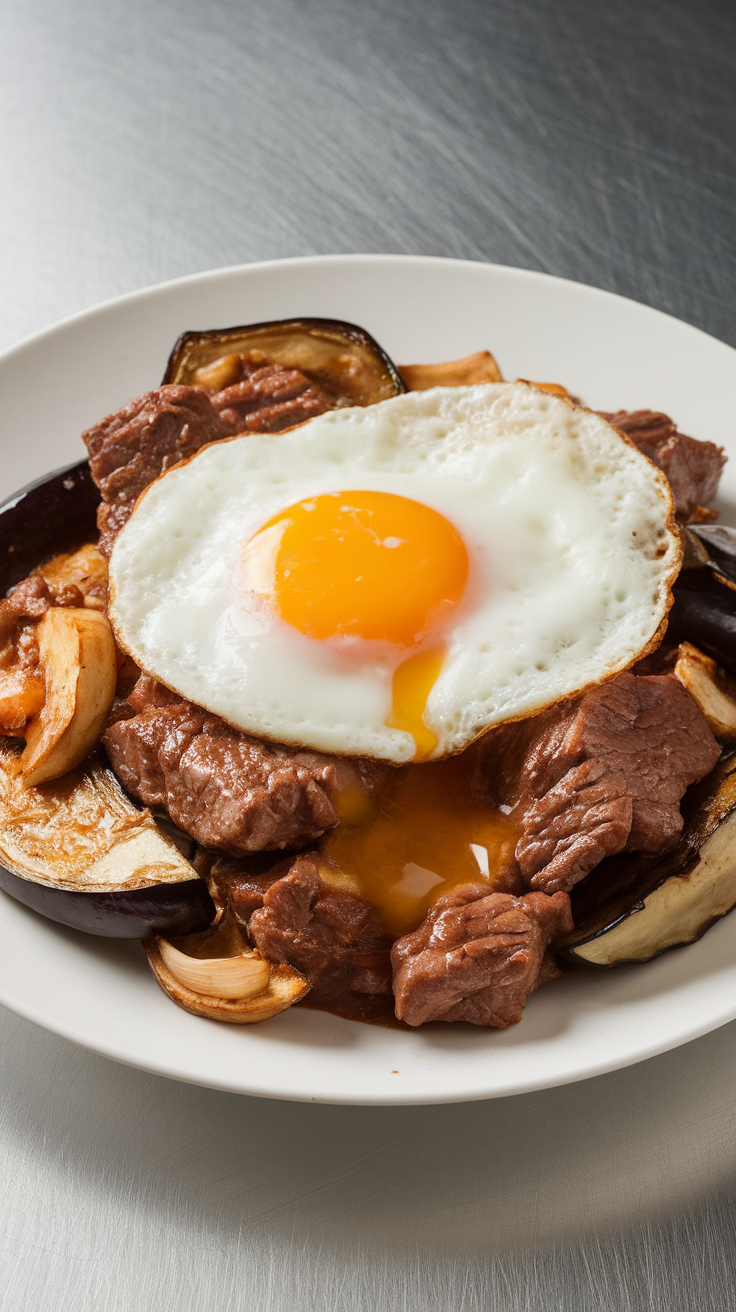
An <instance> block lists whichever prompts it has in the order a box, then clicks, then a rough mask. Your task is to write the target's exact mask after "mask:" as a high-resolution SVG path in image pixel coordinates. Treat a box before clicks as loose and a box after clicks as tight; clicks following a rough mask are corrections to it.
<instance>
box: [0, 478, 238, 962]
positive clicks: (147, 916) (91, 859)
mask: <svg viewBox="0 0 736 1312" xmlns="http://www.w3.org/2000/svg"><path fill="white" fill-rule="evenodd" d="M98 501H99V493H98V491H97V488H96V487H95V485H94V483H93V482H92V479H91V477H90V473H89V466H88V465H87V463H86V461H83V462H80V463H79V464H77V465H72V466H70V467H69V468H67V469H62V470H60V471H59V472H57V473H55V474H50V475H47V476H46V477H45V478H43V479H40V480H39V481H38V482H36V483H33V484H31V485H30V486H29V487H26V488H24V489H23V490H22V491H21V492H18V493H16V494H15V496H13V497H10V498H9V499H8V500H7V501H6V502H5V503H4V505H2V506H0V595H4V594H5V593H6V592H7V591H8V589H9V588H11V587H12V586H13V585H14V584H15V583H19V582H20V581H21V579H23V578H25V577H26V576H27V575H28V574H30V573H31V571H32V570H34V569H36V568H37V567H38V566H39V565H41V564H43V562H44V561H45V560H48V559H49V558H50V557H53V556H55V555H57V554H59V553H61V552H71V551H74V550H76V549H77V548H78V547H79V546H81V545H82V544H84V543H85V542H89V541H94V540H95V539H96V537H97V526H96V509H97V503H98ZM49 613H51V612H49ZM73 613H74V612H65V614H73ZM84 613H85V614H86V613H87V612H84ZM89 614H90V615H92V616H94V615H95V614H96V612H94V611H91V612H89ZM20 759H21V744H20V743H10V742H9V741H7V740H0V888H3V889H4V890H5V891H6V892H7V893H9V894H10V895H11V896H12V897H14V898H16V899H17V900H18V901H19V902H23V903H24V904H25V905H26V906H29V907H32V908H33V910H35V911H39V912H40V913H41V914H42V915H45V916H48V917H49V919H51V920H57V921H59V922H60V923H61V924H64V925H71V926H72V927H73V928H75V929H82V930H86V931H87V932H89V933H92V934H102V935H106V936H108V937H118V938H145V937H147V936H149V935H151V934H167V933H171V934H187V933H190V932H193V931H194V930H199V929H203V928H205V927H206V926H207V925H208V924H209V923H210V922H211V920H212V918H213V917H214V915H215V906H214V903H213V902H212V899H211V897H210V895H209V892H208V891H207V885H206V884H205V883H204V881H203V880H202V879H200V878H199V876H198V875H197V873H196V871H195V870H194V869H193V867H192V866H191V865H190V864H189V862H188V861H186V860H184V858H183V857H182V856H181V855H180V853H179V852H178V851H177V850H176V848H175V847H174V845H173V843H171V842H170V841H169V840H168V839H166V838H164V837H163V836H162V835H161V834H160V832H159V830H158V827H157V826H156V823H155V821H154V820H153V817H152V816H151V815H150V813H149V812H147V811H141V810H139V809H138V807H136V806H135V805H134V804H133V802H131V801H130V799H129V798H128V797H126V795H125V794H124V793H123V791H122V789H121V788H120V785H119V784H118V782H117V780H116V779H115V777H114V775H113V774H112V772H111V771H110V770H109V769H108V768H107V767H106V766H105V765H104V764H103V763H102V760H101V759H100V758H98V757H97V756H92V757H90V758H88V760H87V761H86V762H85V763H84V764H83V765H82V766H80V767H79V768H78V769H76V770H72V771H71V772H69V773H67V774H65V775H64V776H63V777H62V778H60V779H55V780H54V781H53V782H49V783H45V784H41V785H40V786H38V787H28V788H27V787H25V786H24V783H23V782H22V781H21V776H20V765H19V763H20Z"/></svg>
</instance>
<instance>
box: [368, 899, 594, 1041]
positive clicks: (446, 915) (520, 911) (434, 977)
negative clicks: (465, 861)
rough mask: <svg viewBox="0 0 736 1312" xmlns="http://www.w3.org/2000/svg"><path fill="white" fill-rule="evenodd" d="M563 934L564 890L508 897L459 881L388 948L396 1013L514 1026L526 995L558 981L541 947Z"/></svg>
mask: <svg viewBox="0 0 736 1312" xmlns="http://www.w3.org/2000/svg"><path fill="white" fill-rule="evenodd" d="M571 929H572V916H571V915H570V899H569V898H568V896H567V894H566V893H555V894H554V896H552V897H548V896H547V895H546V894H545V893H527V894H526V895H525V896H524V897H512V896H511V895H510V894H508V893H491V892H489V889H488V885H487V884H463V885H462V886H461V887H459V888H456V889H453V891H452V892H451V893H446V894H445V895H444V897H440V898H438V899H437V901H436V902H435V904H434V906H433V907H432V908H431V910H430V911H429V912H428V914H427V916H426V917H425V919H424V921H423V923H422V924H421V925H420V926H419V929H416V930H414V932H413V933H412V934H405V935H404V937H403V938H400V939H397V941H396V942H395V943H394V946H393V949H392V952H391V961H392V964H393V969H394V994H395V997H396V1015H397V1016H398V1018H399V1020H403V1021H405V1022H406V1024H407V1025H424V1024H425V1023H426V1022H427V1021H430V1020H448V1021H452V1020H465V1021H469V1022H470V1024H471V1025H494V1026H496V1028H498V1029H504V1028H505V1027H506V1026H507V1025H515V1024H516V1023H517V1021H519V1020H521V1013H522V1010H523V1007H524V1003H525V1002H526V999H527V998H528V996H529V994H530V993H532V992H533V991H534V989H536V988H538V987H539V985H540V984H544V983H546V982H547V981H549V980H552V979H556V978H557V977H558V975H559V973H560V972H559V971H558V970H557V967H556V966H555V964H554V960H553V958H552V955H551V953H549V952H548V951H547V948H548V945H549V943H550V942H551V941H552V940H554V939H555V938H558V937H559V936H560V935H561V934H565V933H569V932H570V930H571Z"/></svg>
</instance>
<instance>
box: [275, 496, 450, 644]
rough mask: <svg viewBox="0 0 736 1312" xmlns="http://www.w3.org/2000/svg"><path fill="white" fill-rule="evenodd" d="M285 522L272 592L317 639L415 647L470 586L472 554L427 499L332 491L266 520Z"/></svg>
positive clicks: (289, 617) (291, 620)
mask: <svg viewBox="0 0 736 1312" xmlns="http://www.w3.org/2000/svg"><path fill="white" fill-rule="evenodd" d="M275 526H278V527H279V528H282V526H283V528H282V531H281V533H280V540H279V543H278V547H277V550H276V556H275V561H274V572H273V592H272V598H273V601H274V603H275V605H276V608H277V610H278V612H279V615H280V616H281V618H282V619H283V620H285V621H286V623H287V624H292V625H293V626H294V628H296V629H300V630H301V632H302V633H306V634H308V636H309V637H311V638H332V637H338V636H340V637H359V638H366V639H376V640H378V641H382V642H390V643H393V644H394V645H396V646H398V647H415V646H417V645H419V644H420V643H421V642H422V641H423V640H424V639H425V638H426V637H427V636H428V635H429V634H431V633H433V632H438V631H441V630H442V628H443V627H444V625H445V624H446V623H447V620H448V619H449V616H450V614H451V612H452V611H453V610H454V608H455V607H456V606H457V604H458V602H459V601H460V599H461V598H462V595H463V593H464V591H465V585H466V583H467V580H468V553H467V550H466V548H465V544H464V542H463V540H462V538H461V537H460V534H459V533H458V531H457V529H456V528H455V527H454V525H452V524H451V523H450V522H449V520H447V519H445V517H444V515H440V514H439V513H438V511H436V510H432V508H431V507H430V506H425V505H422V503H421V502H419V501H412V500H410V499H409V498H408V497H400V496H396V495H394V494H393V493H391V492H371V491H363V492H331V493H327V494H326V495H323V496H316V497H311V498H309V499H308V500H305V501H299V502H298V503H297V504H296V505H293V506H289V508H288V509H287V510H282V511H281V512H280V513H279V514H278V515H275V516H274V517H273V519H271V520H269V521H268V523H267V524H264V526H263V529H262V530H261V532H263V531H268V530H270V529H272V528H274V527H275Z"/></svg>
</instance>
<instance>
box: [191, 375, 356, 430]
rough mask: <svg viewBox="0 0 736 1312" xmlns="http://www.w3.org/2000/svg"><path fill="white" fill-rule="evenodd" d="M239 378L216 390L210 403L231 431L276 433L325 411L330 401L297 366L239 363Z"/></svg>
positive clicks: (328, 407)
mask: <svg viewBox="0 0 736 1312" xmlns="http://www.w3.org/2000/svg"><path fill="white" fill-rule="evenodd" d="M241 375H242V377H241V379H240V380H239V381H238V382H235V383H231V384H230V386H229V387H225V388H223V390H222V391H221V392H215V394H214V395H213V396H212V404H213V406H214V407H215V409H216V410H218V411H219V413H220V417H221V418H222V419H223V420H224V421H225V422H226V423H227V424H229V425H230V426H231V427H232V429H233V432H237V433H242V432H248V433H278V432H280V431H281V429H283V428H291V427H293V426H294V425H295V424H303V423H304V421H305V420H306V419H311V418H312V417H313V415H321V414H324V412H325V410H329V409H330V402H329V401H328V399H327V397H326V396H325V394H324V392H322V391H321V390H320V388H319V387H317V386H316V385H315V384H314V383H311V382H310V381H309V379H308V378H306V377H305V375H304V374H303V373H301V372H300V370H299V369H284V368H283V366H282V365H279V364H270V365H265V366H264V367H262V368H260V369H254V368H253V367H252V366H251V367H250V368H249V367H248V365H247V363H246V362H245V361H243V362H242V364H241Z"/></svg>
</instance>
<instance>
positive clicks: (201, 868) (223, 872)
mask: <svg viewBox="0 0 736 1312" xmlns="http://www.w3.org/2000/svg"><path fill="white" fill-rule="evenodd" d="M294 855H295V854H294V853H289V854H288V855H286V856H284V855H283V853H281V852H254V853H253V854H252V855H250V856H227V855H226V853H224V852H210V851H208V850H207V849H206V848H202V847H200V848H198V849H197V851H196V854H195V858H194V866H195V869H196V871H197V874H198V875H201V876H202V878H203V879H204V880H205V881H206V883H207V887H208V888H209V890H210V893H211V894H212V897H213V899H214V900H215V902H216V903H218V904H220V905H222V906H226V907H227V909H228V911H229V912H231V913H232V915H233V916H234V918H235V920H236V921H237V923H238V925H239V926H240V928H241V929H243V930H246V931H247V929H248V922H249V920H250V918H251V916H252V915H253V912H254V911H260V909H261V907H262V906H263V899H264V897H265V896H266V893H267V892H268V890H269V888H270V887H271V885H272V884H274V883H275V882H276V880H277V879H283V877H284V875H288V873H289V870H290V869H291V865H292V862H293V861H294Z"/></svg>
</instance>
